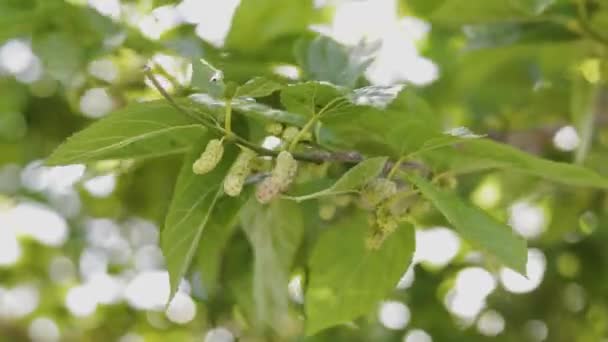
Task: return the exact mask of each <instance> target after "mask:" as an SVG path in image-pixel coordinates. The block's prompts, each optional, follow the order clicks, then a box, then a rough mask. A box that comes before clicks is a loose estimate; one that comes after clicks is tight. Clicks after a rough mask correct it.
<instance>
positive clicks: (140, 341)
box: [118, 332, 145, 342]
mask: <svg viewBox="0 0 608 342" xmlns="http://www.w3.org/2000/svg"><path fill="white" fill-rule="evenodd" d="M144 341H145V340H144V338H143V337H142V336H141V335H138V334H136V333H132V332H130V333H126V334H124V335H122V336H121V337H120V338H119V339H118V342H144Z"/></svg>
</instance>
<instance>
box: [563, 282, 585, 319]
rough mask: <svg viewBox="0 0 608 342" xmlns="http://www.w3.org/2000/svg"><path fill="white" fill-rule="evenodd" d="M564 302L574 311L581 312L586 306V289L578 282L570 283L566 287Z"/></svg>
mask: <svg viewBox="0 0 608 342" xmlns="http://www.w3.org/2000/svg"><path fill="white" fill-rule="evenodd" d="M563 298H564V304H565V305H566V308H568V310H570V311H572V312H581V311H582V310H583V309H584V308H585V302H586V298H585V289H583V287H582V286H580V285H578V284H576V283H570V284H568V285H567V286H566V288H565V289H564V297H563Z"/></svg>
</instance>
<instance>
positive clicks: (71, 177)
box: [21, 160, 85, 193]
mask: <svg viewBox="0 0 608 342" xmlns="http://www.w3.org/2000/svg"><path fill="white" fill-rule="evenodd" d="M84 170H85V167H84V165H82V164H74V165H66V166H55V167H46V166H44V165H43V162H42V161H40V160H35V161H33V162H31V163H29V164H28V165H27V166H26V167H25V168H23V171H22V172H21V183H22V184H23V186H24V187H26V188H27V189H29V190H32V191H47V190H48V191H49V192H51V193H66V192H69V191H72V190H73V186H74V184H76V182H78V181H79V180H80V179H81V178H82V176H83V175H84Z"/></svg>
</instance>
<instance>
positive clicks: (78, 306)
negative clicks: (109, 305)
mask: <svg viewBox="0 0 608 342" xmlns="http://www.w3.org/2000/svg"><path fill="white" fill-rule="evenodd" d="M65 306H66V308H67V309H68V311H70V313H71V314H72V315H74V316H77V317H85V316H89V315H91V314H92V313H94V312H95V310H96V309H97V297H96V295H95V293H93V291H92V289H91V288H90V287H88V286H85V285H78V286H74V287H72V288H71V289H70V290H69V291H68V294H67V295H66V297H65Z"/></svg>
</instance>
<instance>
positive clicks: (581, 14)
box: [576, 0, 608, 45]
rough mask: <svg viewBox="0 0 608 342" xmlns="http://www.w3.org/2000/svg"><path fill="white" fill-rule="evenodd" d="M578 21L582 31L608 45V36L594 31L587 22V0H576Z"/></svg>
mask: <svg viewBox="0 0 608 342" xmlns="http://www.w3.org/2000/svg"><path fill="white" fill-rule="evenodd" d="M576 5H577V13H578V22H579V24H580V25H581V29H582V30H583V32H584V33H585V34H586V35H587V36H588V37H589V38H591V39H593V40H595V41H597V42H599V43H602V44H604V45H608V37H604V36H603V35H602V34H600V33H599V32H597V31H595V29H593V27H591V25H590V24H589V13H588V12H587V0H577V1H576Z"/></svg>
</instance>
